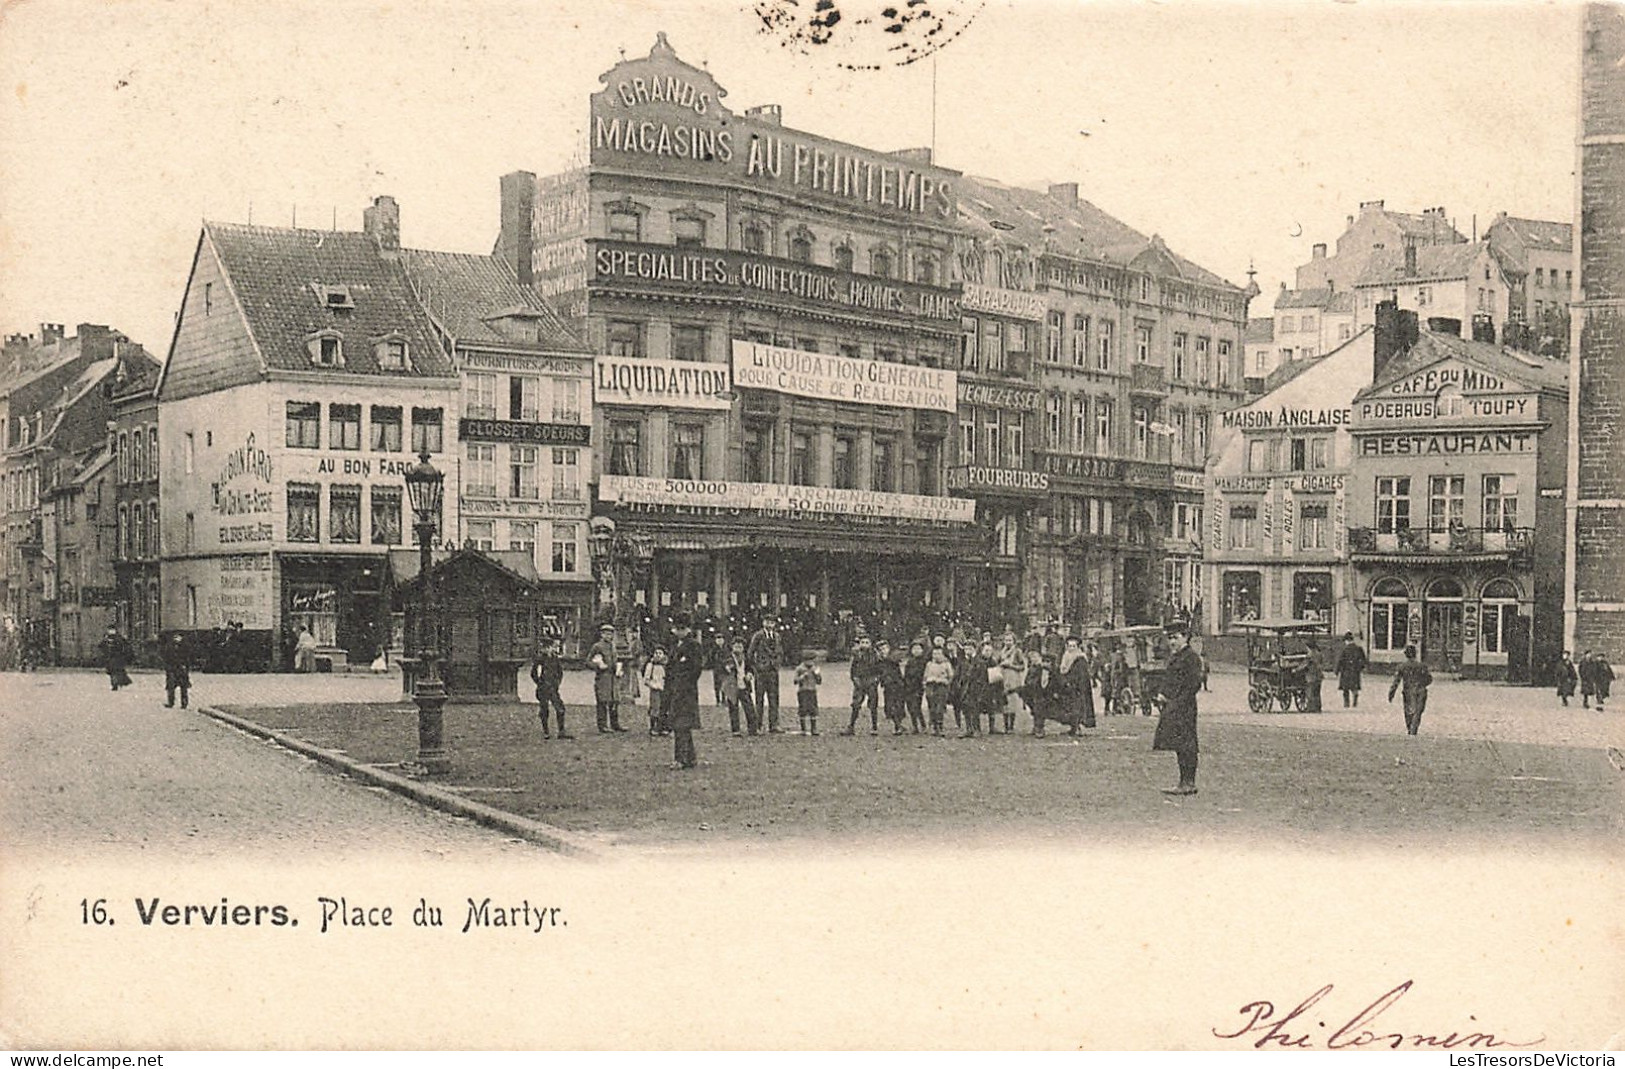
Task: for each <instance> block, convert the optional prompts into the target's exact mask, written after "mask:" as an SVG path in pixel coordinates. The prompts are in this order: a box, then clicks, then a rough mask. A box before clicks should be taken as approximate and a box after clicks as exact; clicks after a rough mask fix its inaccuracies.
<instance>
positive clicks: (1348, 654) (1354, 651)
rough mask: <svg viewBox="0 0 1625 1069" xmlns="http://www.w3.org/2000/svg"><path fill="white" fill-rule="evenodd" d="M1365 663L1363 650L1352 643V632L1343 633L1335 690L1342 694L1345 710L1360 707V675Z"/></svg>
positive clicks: (1358, 645)
mask: <svg viewBox="0 0 1625 1069" xmlns="http://www.w3.org/2000/svg"><path fill="white" fill-rule="evenodd" d="M1365 663H1366V662H1365V650H1363V649H1361V648H1360V644H1359V643H1358V642H1356V641H1354V632H1353V631H1345V632H1343V648H1342V650H1340V651H1339V652H1338V654H1337V689H1338V690H1340V691H1342V692H1343V708H1345V709H1347V708H1349V706H1351V705H1352V706H1354V707H1355V708H1359V706H1360V674H1361V673H1362V672H1364V671H1365Z"/></svg>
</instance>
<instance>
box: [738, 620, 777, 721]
mask: <svg viewBox="0 0 1625 1069" xmlns="http://www.w3.org/2000/svg"><path fill="white" fill-rule="evenodd" d="M745 657H746V659H747V660H748V661H749V662H750V670H751V674H752V676H753V677H754V680H755V681H754V683H753V684H752V690H753V692H754V693H753V694H752V695H751V696H752V698H753V699H754V701H755V702H756V715H757V716H758V717H760V716H761V715H762V714H763V713H766V714H767V730H768V734H770V735H778V734H781V733H782V732H781V731H780V728H779V666H780V665H781V664H783V663H784V640H783V639H782V638H780V637H779V618H778V617H777V616H774V615H773V614H772V613H768V614H767V615H766V616H764V617H763V618H762V627H761V630H759V631H757V632H756V633H755V634H754V635H752V636H751V637H750V644H749V645H748V646H747V647H746V648H745Z"/></svg>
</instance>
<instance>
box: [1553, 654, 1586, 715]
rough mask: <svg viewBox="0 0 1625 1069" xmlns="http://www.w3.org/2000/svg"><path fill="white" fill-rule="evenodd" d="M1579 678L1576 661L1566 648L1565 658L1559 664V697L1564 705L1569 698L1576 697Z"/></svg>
mask: <svg viewBox="0 0 1625 1069" xmlns="http://www.w3.org/2000/svg"><path fill="white" fill-rule="evenodd" d="M1579 679H1580V676H1579V673H1578V672H1577V671H1575V668H1574V661H1573V660H1572V659H1571V657H1570V655H1569V651H1568V650H1564V651H1563V659H1562V660H1561V661H1559V662H1558V665H1557V697H1558V699H1559V700H1561V701H1562V703H1563V704H1564V705H1567V704H1568V703H1569V699H1570V698H1572V697H1574V688H1575V685H1576V684H1577V683H1578V682H1579Z"/></svg>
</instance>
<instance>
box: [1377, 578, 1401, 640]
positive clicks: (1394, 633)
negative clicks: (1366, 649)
mask: <svg viewBox="0 0 1625 1069" xmlns="http://www.w3.org/2000/svg"><path fill="white" fill-rule="evenodd" d="M1409 626H1410V592H1409V591H1408V590H1406V589H1405V584H1404V583H1403V582H1402V581H1401V580H1399V579H1395V578H1393V577H1391V576H1390V577H1389V578H1387V579H1379V580H1377V583H1376V585H1375V586H1373V587H1372V588H1371V648H1372V649H1373V650H1402V649H1404V648H1405V643H1406V639H1407V637H1408V634H1409Z"/></svg>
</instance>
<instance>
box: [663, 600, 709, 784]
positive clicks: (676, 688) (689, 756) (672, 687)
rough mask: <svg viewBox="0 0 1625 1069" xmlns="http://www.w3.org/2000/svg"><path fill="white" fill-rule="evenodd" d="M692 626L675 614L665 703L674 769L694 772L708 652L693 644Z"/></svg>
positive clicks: (685, 619)
mask: <svg viewBox="0 0 1625 1069" xmlns="http://www.w3.org/2000/svg"><path fill="white" fill-rule="evenodd" d="M691 626H692V624H691V623H690V621H689V617H688V613H686V612H682V611H678V612H675V613H672V616H671V654H670V656H669V658H668V663H667V664H666V693H665V701H666V709H667V723H668V724H670V725H671V733H672V766H673V767H674V768H693V767H694V766H695V765H696V764H698V763H699V755H698V754H696V753H695V752H694V731H695V729H696V728H698V727H699V726H700V672H701V671H703V670H704V663H705V651H704V650H702V649H700V644H699V643H698V642H696V641H694V636H693V634H692V633H691V632H690V628H691Z"/></svg>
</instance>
